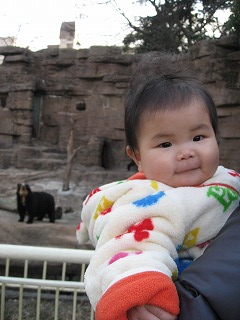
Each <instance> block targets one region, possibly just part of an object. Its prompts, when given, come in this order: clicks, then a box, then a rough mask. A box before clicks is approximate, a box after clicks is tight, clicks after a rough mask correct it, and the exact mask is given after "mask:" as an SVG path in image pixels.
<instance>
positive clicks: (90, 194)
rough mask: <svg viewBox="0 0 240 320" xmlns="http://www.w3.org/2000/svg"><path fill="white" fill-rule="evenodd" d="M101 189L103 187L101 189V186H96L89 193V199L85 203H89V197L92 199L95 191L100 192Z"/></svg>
mask: <svg viewBox="0 0 240 320" xmlns="http://www.w3.org/2000/svg"><path fill="white" fill-rule="evenodd" d="M99 191H101V189H100V188H96V189H94V190H92V191H91V192H90V193H89V195H88V197H87V200H86V202H85V204H87V203H88V201H89V199H90V198H91V197H92V196H93V195H94V194H95V193H97V192H99Z"/></svg>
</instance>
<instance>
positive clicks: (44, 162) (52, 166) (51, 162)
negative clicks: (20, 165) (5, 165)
mask: <svg viewBox="0 0 240 320" xmlns="http://www.w3.org/2000/svg"><path fill="white" fill-rule="evenodd" d="M64 166H66V160H63V159H50V158H38V159H36V158H29V159H26V160H25V168H27V169H32V170H50V171H51V170H57V169H59V168H60V167H64Z"/></svg>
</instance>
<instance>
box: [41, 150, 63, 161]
mask: <svg viewBox="0 0 240 320" xmlns="http://www.w3.org/2000/svg"><path fill="white" fill-rule="evenodd" d="M42 158H44V159H56V160H66V159H67V154H66V153H60V152H49V151H44V152H42Z"/></svg>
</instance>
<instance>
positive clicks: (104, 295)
mask: <svg viewBox="0 0 240 320" xmlns="http://www.w3.org/2000/svg"><path fill="white" fill-rule="evenodd" d="M239 193H240V177H239V174H238V173H236V172H235V171H233V170H230V169H225V168H224V167H221V166H220V167H219V168H218V170H217V172H216V173H215V175H214V176H213V177H212V178H211V179H209V180H208V181H205V183H204V184H202V185H200V186H197V187H180V188H172V187H169V186H167V185H165V184H163V183H160V182H156V181H152V180H124V181H118V182H113V183H110V184H107V185H104V186H101V187H100V188H97V189H95V190H93V191H92V192H91V193H90V194H89V195H88V197H87V198H86V200H85V201H84V204H83V210H82V215H81V219H82V222H81V223H80V224H79V226H78V228H77V232H76V234H77V239H78V241H79V243H85V242H86V241H88V239H90V241H91V243H92V244H93V245H94V247H95V248H96V250H95V254H94V256H93V258H92V260H91V262H90V265H89V267H88V269H87V271H86V274H85V286H86V291H87V294H88V297H89V299H90V302H91V304H92V305H93V307H94V308H96V306H97V318H96V319H97V320H101V319H102V320H107V319H110V320H111V319H115V320H116V319H119V320H120V319H121V320H122V319H127V317H126V311H127V310H128V309H129V308H130V307H133V306H134V305H136V304H147V303H149V302H150V303H151V304H155V305H157V306H159V307H161V308H164V309H165V310H167V311H169V312H172V313H173V314H177V313H178V311H179V309H178V301H175V302H172V301H171V298H172V299H175V300H177V294H176V293H175V292H173V290H175V287H174V288H173V287H171V282H172V280H174V279H176V278H177V275H178V270H177V264H178V263H179V262H181V264H182V263H184V261H185V259H188V258H189V257H190V258H191V259H195V258H197V257H198V256H199V255H201V254H202V252H203V251H204V249H205V248H206V246H207V245H208V244H209V241H211V240H212V239H213V238H214V237H215V236H216V235H217V233H218V231H219V230H220V229H221V228H222V226H223V225H224V224H225V222H226V220H227V219H228V217H229V215H230V214H231V213H232V212H233V210H234V209H235V208H236V207H237V206H238V203H239ZM186 261H187V262H188V260H186ZM148 276H150V278H151V279H152V280H151V281H150V280H147V279H148ZM152 276H153V277H152ZM158 277H160V278H159V279H161V280H157V279H158ZM150 278H149V279H150ZM145 279H146V281H145ZM154 279H155V280H154ZM153 282H154V283H153ZM160 282H161V284H159V283H160ZM139 286H141V290H140V287H139ZM158 286H162V287H163V289H162V288H160V289H161V290H162V291H161V294H160V293H158V292H159V290H160V289H158V291H157V292H156V293H155V294H154V296H153V291H154V290H156V287H158ZM121 287H122V288H125V287H126V289H124V290H122V288H121ZM113 288H114V290H113ZM169 288H170V289H169ZM169 290H170V291H169ZM165 291H166V292H165ZM120 292H121V295H123V292H125V296H122V297H119V296H118V294H120ZM130 292H133V293H134V294H133V295H135V296H136V298H130ZM143 292H144V293H143ZM154 292H155V291H154ZM166 295H169V298H166ZM143 296H144V298H142V297H143ZM164 297H165V298H164ZM109 299H110V300H112V301H109ZM114 299H115V301H114ZM116 299H118V301H116ZM141 299H143V301H142V300H141ZM144 299H148V300H146V301H145V300H144ZM164 299H165V300H164ZM119 301H121V303H120V302H119ZM129 301H130V302H129ZM106 303H107V304H108V306H109V304H113V305H114V304H115V309H116V305H118V308H119V310H118V311H117V312H118V314H114V315H113V314H111V312H110V311H109V307H108V309H107V307H106V305H105V304H106ZM119 304H120V306H119ZM173 306H175V307H173ZM105 307H106V312H107V310H108V314H109V316H108V317H107V316H106V314H105V311H103V310H105V309H104V308H105ZM124 308H126V310H122V309H124ZM99 309H101V310H99ZM115 309H114V310H115ZM113 312H115V311H113ZM120 314H121V315H120ZM111 317H112V318H111Z"/></svg>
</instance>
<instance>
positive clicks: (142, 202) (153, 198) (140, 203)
mask: <svg viewBox="0 0 240 320" xmlns="http://www.w3.org/2000/svg"><path fill="white" fill-rule="evenodd" d="M163 196H165V193H164V192H163V191H160V192H158V193H154V194H150V195H149V196H146V197H144V198H142V199H139V200H136V201H134V202H133V205H135V206H136V207H150V206H152V205H154V204H155V203H157V202H158V200H159V199H160V198H162V197H163Z"/></svg>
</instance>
